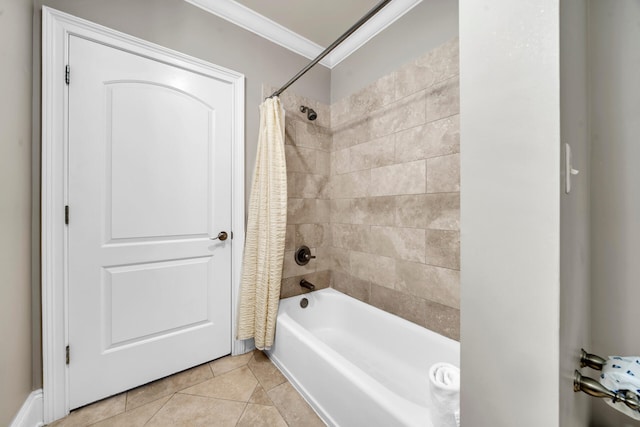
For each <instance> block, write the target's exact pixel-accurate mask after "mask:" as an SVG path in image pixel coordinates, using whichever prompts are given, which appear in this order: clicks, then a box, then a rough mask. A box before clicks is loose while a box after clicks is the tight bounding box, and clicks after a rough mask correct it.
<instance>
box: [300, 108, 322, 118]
mask: <svg viewBox="0 0 640 427" xmlns="http://www.w3.org/2000/svg"><path fill="white" fill-rule="evenodd" d="M300 112H302V113H307V119H309V120H311V121H313V120H315V119H317V118H318V113H316V112H315V111H313V108H309V107H306V106H304V105H303V106H301V107H300Z"/></svg>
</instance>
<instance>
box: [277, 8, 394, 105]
mask: <svg viewBox="0 0 640 427" xmlns="http://www.w3.org/2000/svg"><path fill="white" fill-rule="evenodd" d="M391 1H392V0H382V1H381V2H380V3H378V4H377V5H375V7H374V8H373V9H371V10H370V11H369V12H367V14H366V15H364V16H363V17H362V18H360V19H359V20H358V22H356V23H355V24H353V25H352V26H351V27H350V28H349V29H348V30H347V31H345V33H344V34H342V35H341V36H340V37H338V39H337V40H336V41H334V42H333V43H331V44H330V45H329V47H328V48H326V49H325V50H323V51H322V53H320V55H318V56H317V57H316V58H315V59H314V60H313V61H311V62H310V63H309V64H308V65H307V66H306V67H304V68H303V69H302V70H300V71H299V72H298V74H296V75H295V76H293V77H292V78H291V80H289V81H288V82H287V83H285V84H284V86H282V87H281V88H280V89H278V90H277V91H275V92H273V94H271V96H270V97H269V98H273V97H274V96H279V95H280V94H281V93H282V92H284V91H285V90H287V88H288V87H289V86H291V85H292V84H294V83H295V82H296V80H298V79H299V78H300V77H302V76H303V75H304V74H306V72H307V71H309V70H310V69H311V68H313V66H314V65H316V64H317V63H318V62H320V61H321V60H322V58H324V57H325V56H327V55H328V54H329V53H330V52H331V51H332V50H333V49H335V48H336V47H338V45H339V44H340V43H342V42H343V41H344V40H345V39H346V38H347V37H349V36H350V35H351V34H353V33H355V32H356V30H357V29H358V28H360V27H362V25H364V23H365V22H367V21H368V20H369V19H371V18H372V17H373V16H374V15H375V14H376V13H378V12H379V11H380V10H381V9H382V8H383V7H385V6H386V5H387V4H388V3H390V2H391Z"/></svg>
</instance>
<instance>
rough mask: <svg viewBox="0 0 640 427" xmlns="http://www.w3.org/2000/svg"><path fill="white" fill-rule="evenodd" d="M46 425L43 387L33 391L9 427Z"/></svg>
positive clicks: (38, 426)
mask: <svg viewBox="0 0 640 427" xmlns="http://www.w3.org/2000/svg"><path fill="white" fill-rule="evenodd" d="M43 425H44V400H43V395H42V389H38V390H34V391H32V392H31V394H30V395H29V396H27V399H26V400H25V401H24V403H23V404H22V407H21V408H20V410H19V411H18V414H17V415H16V416H15V418H14V419H13V421H12V422H11V424H10V425H9V427H40V426H43Z"/></svg>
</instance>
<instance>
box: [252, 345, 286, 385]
mask: <svg viewBox="0 0 640 427" xmlns="http://www.w3.org/2000/svg"><path fill="white" fill-rule="evenodd" d="M249 368H250V369H251V371H252V372H253V375H255V376H256V378H257V379H258V381H259V382H260V385H261V386H262V388H264V389H265V390H266V391H267V392H268V391H269V390H271V389H272V388H274V387H275V386H278V385H280V384H282V383H283V382H285V381H286V380H287V379H286V378H285V377H284V376H283V375H282V374H281V373H280V371H279V370H278V368H276V367H275V365H274V364H273V363H271V361H270V360H269V358H268V357H267V356H266V355H265V354H264V353H263V352H261V351H260V350H256V351H254V352H253V359H251V360H250V361H249Z"/></svg>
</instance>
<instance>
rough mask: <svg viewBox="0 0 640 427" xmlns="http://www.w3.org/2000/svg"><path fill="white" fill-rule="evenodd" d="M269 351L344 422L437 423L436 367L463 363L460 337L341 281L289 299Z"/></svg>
mask: <svg viewBox="0 0 640 427" xmlns="http://www.w3.org/2000/svg"><path fill="white" fill-rule="evenodd" d="M303 298H307V299H308V301H309V305H308V306H307V308H301V307H300V301H301V300H302V299H303ZM267 355H268V356H269V358H270V359H271V361H272V362H273V363H274V364H275V365H276V366H277V367H278V369H280V371H282V373H283V374H284V375H285V376H286V377H287V379H288V380H289V381H290V382H291V383H292V384H293V386H294V387H295V388H296V389H297V390H298V391H299V392H300V393H301V394H302V395H303V396H304V397H305V399H306V400H307V401H308V402H309V404H310V405H311V406H312V407H313V408H314V409H315V411H316V412H317V413H318V415H319V416H320V417H321V418H322V419H323V421H324V422H325V423H326V424H328V425H330V426H342V427H354V426H384V427H388V426H422V427H432V424H431V419H430V414H429V405H430V399H429V382H428V378H427V374H428V372H429V367H430V366H431V365H433V364H434V363H436V362H449V363H452V364H454V365H456V366H460V362H459V360H460V346H459V343H458V342H456V341H454V340H451V339H449V338H446V337H443V336H442V335H439V334H437V333H435V332H432V331H430V330H428V329H425V328H422V327H420V326H418V325H415V324H413V323H411V322H408V321H406V320H404V319H401V318H400V317H397V316H394V315H392V314H389V313H386V312H384V311H382V310H379V309H377V308H375V307H373V306H370V305H368V304H365V303H363V302H361V301H358V300H356V299H354V298H351V297H349V296H347V295H345V294H342V293H340V292H338V291H336V290H334V289H323V290H320V291H315V292H312V293H308V294H305V295H300V296H296V297H291V298H286V299H283V300H281V301H280V308H279V310H278V320H277V328H276V338H275V343H274V345H273V346H272V348H271V350H269V351H267Z"/></svg>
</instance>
